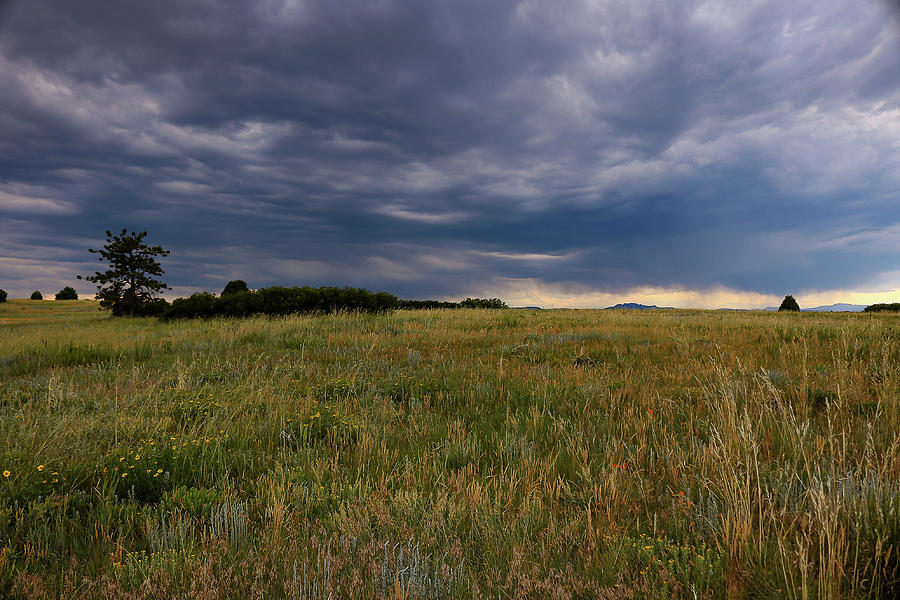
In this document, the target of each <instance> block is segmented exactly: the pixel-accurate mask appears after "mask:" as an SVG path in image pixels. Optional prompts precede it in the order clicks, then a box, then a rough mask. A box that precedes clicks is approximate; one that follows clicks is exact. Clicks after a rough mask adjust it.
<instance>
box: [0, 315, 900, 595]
mask: <svg viewBox="0 0 900 600" xmlns="http://www.w3.org/2000/svg"><path fill="white" fill-rule="evenodd" d="M95 307H96V305H95V304H93V303H92V302H51V301H45V302H31V301H10V302H7V303H4V304H0V472H2V475H0V597H12V598H42V599H43V598H54V597H60V598H67V599H68V598H110V599H112V598H116V599H118V598H160V599H163V598H175V597H177V598H198V599H200V598H203V599H207V598H208V599H213V598H315V599H323V598H336V599H337V598H395V599H400V598H410V599H412V598H429V599H431V598H670V597H680V598H742V597H770V598H804V599H805V598H894V597H898V595H900V558H898V551H900V548H898V546H900V499H898V489H900V483H898V482H900V414H898V413H900V407H898V399H900V317H896V316H889V315H862V314H776V313H739V312H709V311H631V312H628V311H516V310H456V311H420V312H410V311H400V312H396V313H393V314H386V315H379V316H371V315H369V316H363V315H352V314H350V315H348V314H338V315H323V316H296V317H290V318H281V319H263V318H250V319H242V320H211V321H188V322H169V323H161V322H158V321H156V320H153V319H134V320H127V319H110V318H107V317H106V316H104V315H103V314H102V313H99V312H98V311H97V310H96V308H95Z"/></svg>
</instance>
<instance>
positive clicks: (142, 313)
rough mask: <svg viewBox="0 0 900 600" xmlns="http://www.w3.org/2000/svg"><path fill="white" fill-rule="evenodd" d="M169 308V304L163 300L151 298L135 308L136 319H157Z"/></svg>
mask: <svg viewBox="0 0 900 600" xmlns="http://www.w3.org/2000/svg"><path fill="white" fill-rule="evenodd" d="M167 308H169V303H168V302H166V301H165V299H163V298H152V299H150V300H147V301H146V302H143V303H142V304H140V305H138V306H137V307H135V310H134V316H136V317H159V316H162V314H163V313H164V312H165V311H166V309H167Z"/></svg>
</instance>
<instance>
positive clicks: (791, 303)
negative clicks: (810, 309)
mask: <svg viewBox="0 0 900 600" xmlns="http://www.w3.org/2000/svg"><path fill="white" fill-rule="evenodd" d="M781 311H793V312H800V305H799V304H797V301H796V300H795V299H794V297H793V296H791V295H787V296H785V297H784V300H782V301H781V306H779V307H778V312H781Z"/></svg>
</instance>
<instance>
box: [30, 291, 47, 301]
mask: <svg viewBox="0 0 900 600" xmlns="http://www.w3.org/2000/svg"><path fill="white" fill-rule="evenodd" d="M31 299H32V300H43V299H44V295H43V294H41V293H40V292H39V291H37V290H34V291H33V292H31Z"/></svg>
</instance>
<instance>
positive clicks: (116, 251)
mask: <svg viewBox="0 0 900 600" xmlns="http://www.w3.org/2000/svg"><path fill="white" fill-rule="evenodd" d="M146 236H147V232H146V231H142V232H140V233H136V232H134V231H132V232H131V234H130V235H129V234H128V231H127V230H126V229H123V230H122V233H120V234H119V235H113V234H112V233H111V232H110V231H107V232H106V244H105V245H104V246H103V248H101V249H100V250H94V249H89V251H90V252H93V253H94V254H99V255H100V257H99V258H98V259H97V260H99V261H101V262H103V261H107V262H108V263H109V269H107V270H106V271H104V272H102V273H101V272H100V271H97V272H95V273H94V274H93V275H88V276H86V277H82V276H81V275H79V276H78V279H84V280H85V281H90V282H91V283H96V284H97V300H99V301H100V308H103V309H106V310H111V311H112V313H113V315H115V316H121V315H129V316H134V315H135V314H140V312H141V307H142V306H144V305H147V304H149V303H151V301H152V300H153V299H154V298H155V297H156V294H158V293H159V292H161V291H163V290H168V289H171V288H170V287H169V286H167V285H166V284H165V283H163V282H162V281H159V280H158V279H155V278H156V277H159V276H160V275H162V274H163V273H165V271H164V270H163V268H162V266H161V265H160V264H159V262H158V261H157V260H156V257H157V256H168V255H169V251H168V250H163V248H162V246H148V245H147V244H145V243H144V241H143V240H144V238H145V237H146Z"/></svg>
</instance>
